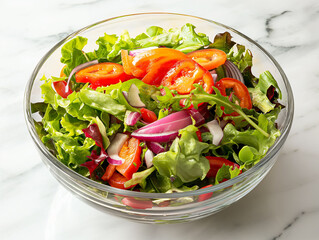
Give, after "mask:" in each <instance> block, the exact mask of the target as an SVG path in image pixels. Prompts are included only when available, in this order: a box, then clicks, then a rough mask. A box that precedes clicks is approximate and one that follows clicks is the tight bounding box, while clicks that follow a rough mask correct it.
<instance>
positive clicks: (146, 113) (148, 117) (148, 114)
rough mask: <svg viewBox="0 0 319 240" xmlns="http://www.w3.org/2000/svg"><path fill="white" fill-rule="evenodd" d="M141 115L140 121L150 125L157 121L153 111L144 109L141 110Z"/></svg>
mask: <svg viewBox="0 0 319 240" xmlns="http://www.w3.org/2000/svg"><path fill="white" fill-rule="evenodd" d="M141 114H142V119H143V120H144V121H145V122H147V123H152V122H155V121H156V120H157V116H156V114H155V113H154V112H153V111H151V110H148V109H146V108H141Z"/></svg>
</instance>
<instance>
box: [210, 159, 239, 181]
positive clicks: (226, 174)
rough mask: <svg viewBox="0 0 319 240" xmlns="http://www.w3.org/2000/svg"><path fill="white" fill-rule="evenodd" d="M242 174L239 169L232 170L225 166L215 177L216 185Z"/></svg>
mask: <svg viewBox="0 0 319 240" xmlns="http://www.w3.org/2000/svg"><path fill="white" fill-rule="evenodd" d="M239 174H240V169H239V168H234V169H233V168H232V167H231V166H227V165H225V164H224V165H223V166H222V167H221V168H220V169H219V170H218V172H217V174H216V177H215V185H217V184H219V183H220V182H221V181H223V180H224V179H232V178H234V177H237V176H238V175H239Z"/></svg>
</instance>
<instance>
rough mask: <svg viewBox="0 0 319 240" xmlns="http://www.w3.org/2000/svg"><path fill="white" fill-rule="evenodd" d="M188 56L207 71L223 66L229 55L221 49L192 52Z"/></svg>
mask: <svg viewBox="0 0 319 240" xmlns="http://www.w3.org/2000/svg"><path fill="white" fill-rule="evenodd" d="M187 56H188V57H189V58H191V59H193V60H194V61H196V62H197V63H199V64H200V65H201V66H203V67H204V68H206V69H207V70H212V69H215V68H217V67H219V66H221V65H223V64H224V63H225V62H226V60H227V55H226V53H225V52H224V51H222V50H219V49H202V50H197V51H194V52H190V53H188V54H187Z"/></svg>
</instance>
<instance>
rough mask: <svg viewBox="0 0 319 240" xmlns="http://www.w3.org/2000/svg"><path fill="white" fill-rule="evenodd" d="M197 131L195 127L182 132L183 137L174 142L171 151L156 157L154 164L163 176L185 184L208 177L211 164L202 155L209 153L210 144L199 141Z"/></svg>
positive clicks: (189, 127) (188, 127) (191, 126)
mask: <svg viewBox="0 0 319 240" xmlns="http://www.w3.org/2000/svg"><path fill="white" fill-rule="evenodd" d="M197 130H198V128H196V127H195V126H193V125H190V126H187V127H186V128H184V129H182V130H180V134H181V137H180V138H176V139H175V140H174V141H173V144H172V146H171V147H170V150H169V151H167V152H163V153H160V154H158V155H156V156H155V157H154V159H153V164H154V166H155V168H156V169H157V171H158V172H159V173H160V174H161V175H162V176H166V177H168V178H170V177H172V176H173V177H175V178H176V180H177V181H178V180H181V181H182V182H184V183H186V182H192V181H194V180H196V179H198V178H200V179H204V178H205V177H206V174H207V172H208V170H209V162H208V160H207V159H206V158H205V157H203V156H202V153H205V152H207V151H208V148H209V144H207V143H203V142H200V141H198V138H197V135H196V131H197ZM176 180H175V181H176Z"/></svg>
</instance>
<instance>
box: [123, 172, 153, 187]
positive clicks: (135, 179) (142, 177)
mask: <svg viewBox="0 0 319 240" xmlns="http://www.w3.org/2000/svg"><path fill="white" fill-rule="evenodd" d="M154 170H155V168H154V167H151V168H148V169H146V170H144V171H141V172H136V173H133V176H132V178H131V179H130V180H128V181H127V182H125V183H124V187H130V186H134V185H137V184H140V185H141V187H142V188H145V186H146V178H147V177H148V176H150V175H151V174H152V172H153V171H154Z"/></svg>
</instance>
